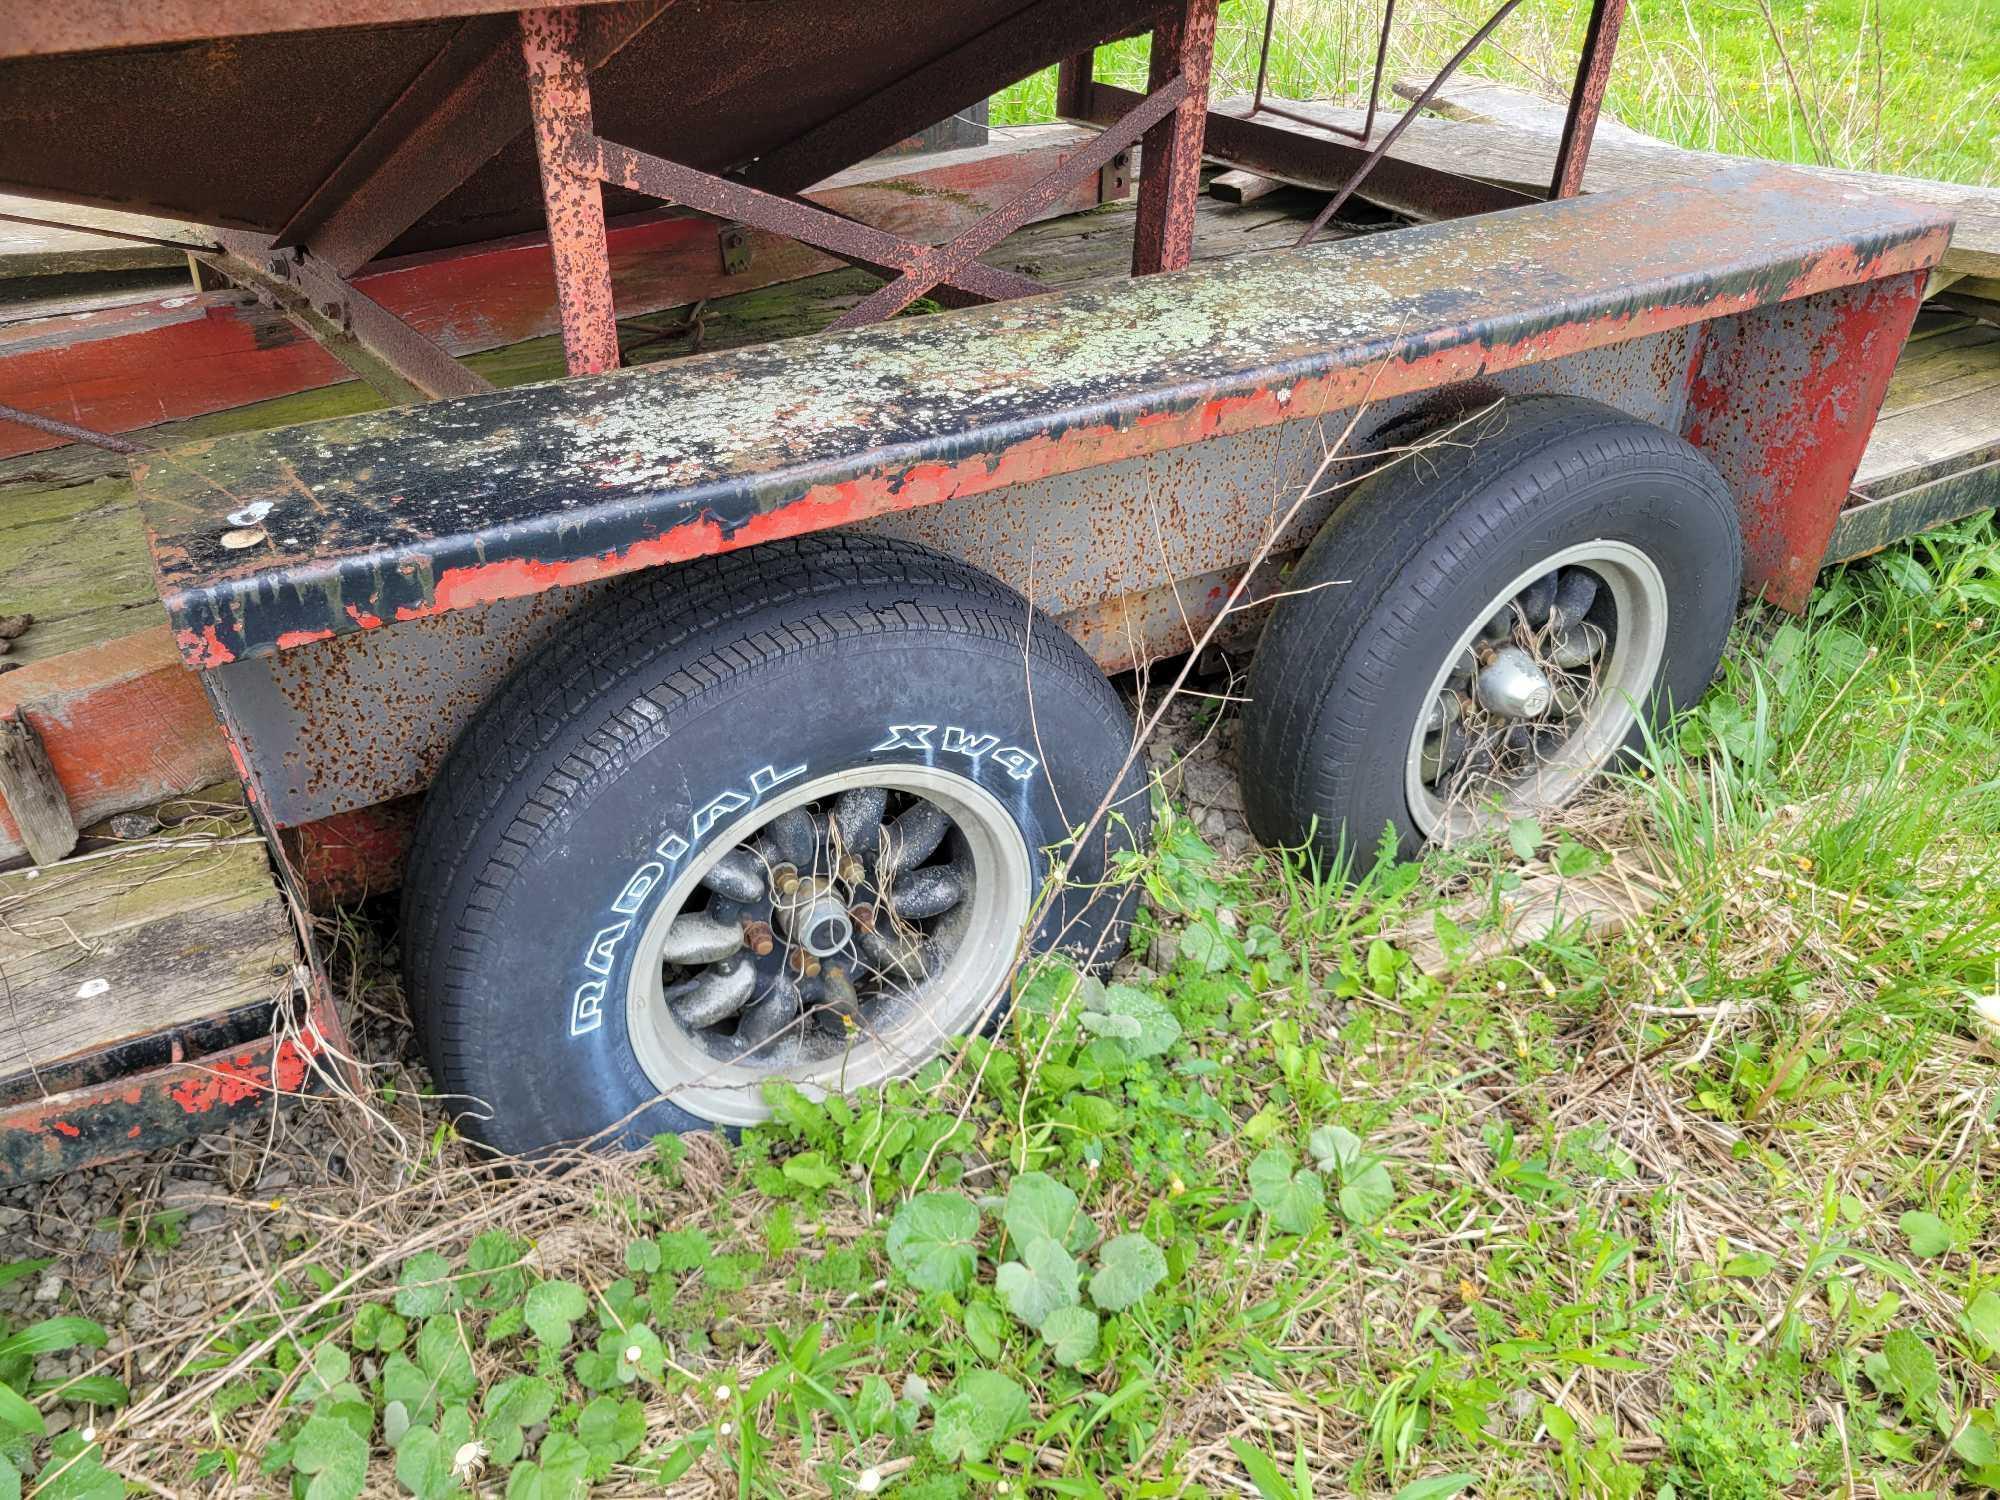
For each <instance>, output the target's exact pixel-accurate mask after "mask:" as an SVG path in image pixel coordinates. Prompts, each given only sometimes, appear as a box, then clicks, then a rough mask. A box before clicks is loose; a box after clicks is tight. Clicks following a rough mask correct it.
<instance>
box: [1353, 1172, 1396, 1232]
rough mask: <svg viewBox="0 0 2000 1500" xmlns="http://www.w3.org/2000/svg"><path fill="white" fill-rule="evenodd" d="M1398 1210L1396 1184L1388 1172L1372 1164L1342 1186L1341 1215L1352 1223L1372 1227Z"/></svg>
mask: <svg viewBox="0 0 2000 1500" xmlns="http://www.w3.org/2000/svg"><path fill="white" fill-rule="evenodd" d="M1395 1206H1396V1184H1395V1183H1394V1182H1392V1181H1391V1180H1390V1178H1389V1169H1388V1168H1387V1167H1385V1166H1383V1165H1382V1163H1380V1162H1379V1161H1378V1162H1371V1163H1370V1164H1369V1165H1368V1166H1366V1167H1363V1168H1362V1169H1361V1170H1360V1171H1359V1172H1354V1173H1352V1174H1351V1175H1350V1176H1349V1177H1348V1179H1347V1180H1346V1181H1344V1182H1343V1183H1341V1185H1340V1211H1341V1213H1342V1214H1344V1215H1345V1216H1346V1217H1347V1219H1348V1220H1349V1221H1350V1222H1351V1223H1355V1224H1373V1223H1374V1222H1375V1221H1376V1220H1377V1219H1379V1218H1381V1217H1382V1215H1384V1214H1386V1213H1387V1212H1388V1211H1389V1210H1390V1209H1392V1208H1394V1207H1395Z"/></svg>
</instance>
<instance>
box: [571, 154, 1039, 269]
mask: <svg viewBox="0 0 2000 1500" xmlns="http://www.w3.org/2000/svg"><path fill="white" fill-rule="evenodd" d="M563 160H564V163H565V165H566V167H567V169H568V170H571V171H574V172H578V173H582V174H585V175H587V176H589V177H590V178H591V179H592V180H593V181H596V182H607V183H612V184H614V185H616V186H618V187H622V188H627V189H629V190H630V191H632V192H635V193H645V194H647V195H648V196H650V197H654V198H662V199H665V200H666V201H667V202H670V203H679V204H683V205H685V206H686V207H688V208H692V209H696V210H698V211H700V212H702V213H705V214H713V215H715V216H716V217H717V218H725V219H740V220H741V221H743V222H744V223H746V224H751V225H754V226H756V227H757V228H759V229H767V230H770V231H771V232H772V233H774V234H782V235H785V236H787V237H788V238H791V239H795V240H799V241H802V242H803V243H805V244H808V245H811V246H813V247H815V248H816V249H821V250H826V251H828V252H829V253H831V254H834V255H838V256H841V257H842V258H843V259H849V260H852V261H854V262H856V263H859V264H863V265H866V266H868V267H869V268H870V269H880V270H881V271H883V272H884V273H885V274H900V273H901V272H904V271H908V270H910V269H911V268H912V267H914V266H916V265H917V264H918V263H919V262H920V260H921V259H922V257H924V256H927V255H931V254H933V253H935V252H934V251H933V250H932V248H931V247H930V246H928V245H917V244H912V243H911V242H910V241H908V240H903V239H898V238H897V237H896V236H895V235H893V234H891V233H889V232H888V230H886V229H877V228H875V227H874V226H873V225H870V224H863V223H861V222H860V221H859V220H856V219H850V218H847V217H845V216H844V215H841V214H837V213H832V212H829V211H828V210H827V209H824V208H821V207H820V206H819V205H818V204H816V203H809V202H807V201H806V200H805V199H803V198H787V197H780V196H779V195H778V194H776V193H766V192H762V191H760V190H759V189H757V188H753V187H750V186H748V185H746V184H744V183H740V182H732V181H730V180H729V179H728V178H726V177H717V176H715V175H713V174H712V173H709V172H698V171H696V170H695V169H694V168H693V167H688V166H683V165H681V163H679V162H673V161H668V160H666V159H665V158H664V157H659V156H654V155H651V154H650V153H648V152H645V151H635V150H633V149H632V148H631V147H630V146H621V145H619V144H618V143H617V142H615V141H607V140H604V139H603V138H602V137H599V136H594V135H589V134H581V135H572V136H571V137H569V139H568V140H567V142H566V144H565V146H564V147H563ZM1058 170H1060V169H1058ZM996 212H998V210H996ZM1030 217H1032V214H1031V215H1030ZM1021 222H1022V223H1025V222H1026V219H1025V218H1024V219H1023V220H1021ZM1016 227H1017V228H1018V227H1019V226H1018V224H1017V225H1016ZM939 280H943V281H947V282H949V283H950V284H951V285H953V286H956V287H959V288H960V289H962V290H964V291H967V292H971V293H973V294H974V295H975V296H976V297H978V298H979V299H980V300H982V301H987V302H1000V301H1005V300H1006V299H1008V298H1010V297H1028V296H1033V295H1034V294H1035V293H1037V292H1045V291H1047V290H1048V288H1047V287H1045V286H1043V285H1042V284H1041V283H1040V282H1039V281H1035V280H1033V279H1032V278H1030V277H1027V276H1022V275H1019V274H1017V273H1016V272H1013V271H996V270H994V269H993V268H992V267H991V266H982V265H979V264H977V263H973V264H968V265H964V266H961V267H959V268H958V269H957V270H955V271H954V272H953V273H952V274H951V275H949V276H946V277H940V278H939ZM933 284H935V283H933Z"/></svg>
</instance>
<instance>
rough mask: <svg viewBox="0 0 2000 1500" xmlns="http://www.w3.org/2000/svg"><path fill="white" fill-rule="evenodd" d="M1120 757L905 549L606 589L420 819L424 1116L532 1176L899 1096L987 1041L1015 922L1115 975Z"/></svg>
mask: <svg viewBox="0 0 2000 1500" xmlns="http://www.w3.org/2000/svg"><path fill="white" fill-rule="evenodd" d="M1131 735H1132V726H1131V722H1130V719H1129V717H1128V715H1127V714H1126V712H1125V709H1124V707H1123V705H1122V703H1121V702H1120V701H1119V699H1118V696H1117V694H1116V693H1115V692H1114V690H1113V689H1112V687H1111V685H1110V684H1109V683H1108V682H1106V681H1105V679H1104V677H1103V675H1102V674H1101V673H1100V672H1099V671H1098V669H1097V667H1096V666H1095V665H1094V664H1093V663H1092V662H1091V661H1090V659H1089V658H1088V657H1087V656H1085V655H1084V653H1083V652H1082V650H1081V649H1080V648H1079V647H1078V646H1077V645H1076V643H1075V642H1074V641H1072V640H1071V639H1070V638H1069V637H1068V636H1067V635H1065V634H1064V633H1063V632H1062V631H1061V630H1060V629H1058V628H1057V627H1056V626H1055V625H1054V624H1052V623H1051V622H1050V621H1049V620H1048V619H1047V618H1046V617H1045V616H1043V615H1041V614H1039V613H1038V612H1036V611H1034V610H1032V609H1031V608H1030V607H1029V606H1028V604H1027V602H1026V601H1025V600H1023V599H1022V598H1021V597H1020V596H1019V595H1018V594H1016V593H1014V592H1013V591H1012V590H1010V589H1007V588H1005V587H1004V586H1002V585H1001V584H999V583H997V582H996V581H994V580H993V579H991V578H989V577H987V576H985V575H984V574H981V573H978V572H976V571H975V570H973V569H971V568H968V567H966V566H964V565H962V564H960V563H957V562H954V561H951V560H948V559H945V558H942V557H939V556H937V555H935V554H932V553H929V552H926V551H924V550H921V549H919V548H914V547H910V546H906V545H903V544H899V543H892V542H885V541H878V540H872V539H866V538H859V537H827V538H812V539H807V540H804V541H800V542H792V543H775V544H771V545H768V546H764V547H759V548H756V549H754V550H751V551H747V552H743V553H736V554H730V555H728V556H725V557H720V558H713V559H707V560H704V561H702V562H697V563H692V564H689V565H686V566H684V567H680V568H675V569H671V570H663V571H661V572H659V573H654V574H647V575H643V576H641V577H640V578H638V579H634V580H629V581H627V582H626V583H625V584H623V585H622V586H618V587H614V588H612V589H610V590H608V591H607V592H606V594H605V595H604V596H602V597H601V598H599V599H598V600H596V601H594V602H593V603H591V604H590V605H588V606H586V607H584V608H583V609H581V610H580V611H579V612H578V614H577V616H576V617H575V618H574V619H573V620H572V621H570V622H569V624H568V625H567V626H566V628H565V630H564V632H563V634H562V636H561V637H560V638H559V639H558V640H557V641H556V642H555V643H553V644H551V645H550V646H549V647H547V648H546V649H544V650H543V651H542V652H541V653H539V654H538V655H536V656H534V657H533V658H531V659H530V660H529V661H527V662H526V663H525V664H524V665H523V666H522V667H521V668H520V670H519V671H518V672H516V673H515V675H514V676H513V677H512V678H511V679H510V680H509V681H508V682H507V684H506V685H505V687H504V688H503V689H502V690H501V691H500V692H499V693H498V694H497V695H496V696H495V698H494V699H493V700H492V702H490V703H489V704H488V705H487V706H486V708H485V709H484V710H483V711H482V712H481V714H480V715H479V717H478V718H477V719H476V720H475V721H474V723H473V724H472V725H471V727H470V728H468V729H467V731H466V733H465V734H464V736H463V738H462V739H461V741H460V742H459V744H458V745H457V746H456V747H455V748H454V749H453V751H452V753H451V756H450V758H449V760H448V762H447V764H446V765H445V767H444V769H443V771H442V772H441V774H440V775H439V777H438V779H437V781H436V783H435V785H434V786H433V788H432V790H431V792H430V795H429V798H428V800H427V802H426V804H425V809H424V815H423V819H422V822H421V825H420V827H419V830H418V834H417V840H416V846H415V850H414V852H413V855H412V859H411V866H410V874H409V879H408V882H407V884H406V894H405V906H404V912H405V916H404V933H405V936H404V943H405V966H406V970H407V974H408V981H409V986H410V992H411V997H412V1001H413V1003H414V1005H415V1008H416V1011H417V1014H418V1017H419V1024H420V1026H421V1029H422V1033H423V1039H424V1044H425V1048H426V1050H427V1052H428V1054H429V1058H430V1062H431V1067H432V1070H433V1073H434V1075H435V1078H436V1081H437V1083H438V1086H439V1087H440V1088H441V1089H443V1090H445V1091H447V1092H449V1093H451V1094H453V1095H455V1096H458V1098H459V1099H460V1101H461V1103H462V1104H463V1106H464V1107H465V1110H466V1116H465V1119H466V1128H467V1129H468V1131H469V1132H470V1133H471V1134H473V1135H474V1136H475V1137H476V1138H478V1139H480V1140H481V1141H483V1142H485V1143H486V1144H488V1145H490V1146H492V1147H494V1148H496V1149H499V1150H503V1151H508V1152H533V1151H538V1150H542V1149H544V1148H547V1147H549V1146H551V1145H553V1144H556V1143H558V1142H566V1141H574V1140H581V1139H585V1138H590V1137H596V1136H599V1135H600V1133H605V1132H608V1135H607V1136H606V1137H605V1138H608V1139H620V1140H625V1141H637V1140H643V1139H645V1138H646V1137H648V1136H650V1135H652V1134H655V1133H658V1132H659V1131H662V1130H685V1129H693V1128H699V1127H702V1126H705V1125H710V1124H721V1125H735V1124H745V1123H750V1122H753V1121H755V1120H757V1119H759V1118H761V1117H762V1115H763V1114H764V1112H765V1109H764V1103H763V1096H762V1089H763V1085H764V1084H765V1082H766V1081H767V1080H769V1079H771V1078H784V1079H789V1080H792V1081H794V1082H797V1083H801V1084H804V1085H808V1086H812V1087H816V1088H819V1089H824V1090H828V1091H835V1090H840V1089H843V1088H853V1087H857V1086H860V1085H863V1084H867V1083H871V1082H874V1081H877V1080H879V1079H882V1078H885V1077H889V1076H892V1075H896V1074H902V1073H907V1072H911V1071H913V1070H914V1069H915V1068H916V1067H917V1066H918V1065H920V1064H921V1063H922V1062H923V1061H924V1060H926V1059H927V1058H929V1057H931V1056H934V1055H936V1054H937V1053H938V1052H939V1051H940V1050H941V1049H942V1048H943V1047H944V1046H945V1045H946V1043H947V1042H948V1041H949V1040H950V1038H952V1037H953V1036H954V1035H963V1034H966V1033H968V1032H970V1031H973V1030H976V1029H977V1027H978V1026H979V1024H980V1023H981V1021H982V1019H983V1018H985V1017H987V1016H989V1015H991V1014H992V1013H993V1010H994V1008H995V1006H996V1004H997V1002H998V1000H999V999H1000V998H1001V997H1003V996H1004V993H1005V987H1006V983H1007V978H1008V974H1009V971H1010V968H1011V966H1012V963H1013V960H1014V958H1015V957H1016V955H1017V953H1018V952H1019V951H1020V940H1021V937H1022V931H1023V923H1024V920H1026V919H1028V918H1029V917H1030V915H1031V913H1035V914H1038V917H1037V920H1036V925H1035V929H1034V932H1033V935H1032V938H1031V945H1032V946H1033V947H1035V948H1048V947H1050V946H1052V945H1060V946H1061V947H1062V948H1064V949H1066V950H1070V951H1074V952H1076V953H1078V954H1079V955H1080V956H1083V957H1086V958H1090V959H1095V960H1097V961H1108V960H1109V959H1110V958H1111V957H1114V956H1115V954H1116V952H1117V951H1118V945H1119V944H1121V943H1122V941H1123V931H1124V922H1125V920H1126V916H1127V911H1128V907H1129V900H1130V898H1129V896H1128V895H1126V894H1125V893H1123V892H1121V891H1120V890H1119V889H1118V887H1117V886H1116V885H1115V884H1114V883H1112V882H1111V880H1110V879H1109V877H1110V875H1111V873H1112V869H1113V862H1114V860H1115V858H1116V855H1117V853H1118V851H1120V850H1122V849H1125V848H1129V847H1134V846H1136V845H1139V844H1142V843H1143V841H1144V838H1145V835H1146V831H1147V821H1148V819H1147V808H1146V802H1145V797H1144V795H1143V791H1142V786H1141V781H1140V777H1139V774H1138V771H1137V770H1136V768H1135V769H1131V770H1126V769H1124V768H1125V766H1126V762H1127V760H1128V758H1129V751H1130V749H1131ZM1121 775H1122V780H1121V779H1120V778H1121ZM1114 783H1116V786H1115V788H1114ZM1107 791H1113V793H1114V795H1113V799H1112V813H1111V815H1110V817H1109V818H1108V819H1106V820H1104V821H1103V822H1102V823H1101V824H1100V825H1099V826H1098V827H1097V828H1096V829H1095V830H1094V831H1093V832H1092V833H1091V834H1090V835H1089V836H1088V837H1086V838H1085V839H1084V840H1083V841H1082V843H1081V845H1080V846H1078V847H1077V848H1076V849H1075V860H1074V864H1073V866H1072V868H1071V870H1070V874H1069V878H1068V879H1067V880H1066V881H1065V882H1063V883H1061V885H1060V886H1059V887H1052V889H1053V891H1054V894H1053V895H1052V896H1048V895H1046V894H1045V887H1046V886H1048V876H1049V875H1050V874H1051V872H1052V870H1053V869H1054V868H1055V866H1056V863H1057V861H1058V860H1059V859H1061V858H1062V857H1064V856H1065V855H1066V854H1067V853H1068V852H1069V851H1068V849H1067V848H1066V847H1065V841H1066V840H1067V839H1068V837H1069V833H1070V830H1072V829H1074V828H1077V827H1080V826H1081V825H1083V824H1084V823H1085V822H1086V821H1087V820H1088V819H1089V818H1090V817H1091V815H1092V814H1093V813H1094V812H1095V811H1096V810H1097V808H1098V806H1099V804H1100V802H1101V801H1102V800H1103V799H1104V797H1105V795H1106V793H1107ZM1038 903H1039V904H1038Z"/></svg>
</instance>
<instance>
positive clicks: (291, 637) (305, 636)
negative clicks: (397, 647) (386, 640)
mask: <svg viewBox="0 0 2000 1500" xmlns="http://www.w3.org/2000/svg"><path fill="white" fill-rule="evenodd" d="M356 618H357V620H358V619H359V617H358V616H357V617H356ZM375 623H376V624H378V625H379V624H381V623H382V622H381V621H379V620H377V621H376V622H375ZM332 639H333V632H332V631H331V630H287V631H285V632H283V633H282V634H280V635H279V637H278V649H279V650H280V651H289V650H290V649H291V648H292V647H294V646H310V645H311V644H312V643H313V642H314V641H330V640H332Z"/></svg>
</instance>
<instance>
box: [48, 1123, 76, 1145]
mask: <svg viewBox="0 0 2000 1500" xmlns="http://www.w3.org/2000/svg"><path fill="white" fill-rule="evenodd" d="M49 1125H50V1127H51V1128H52V1129H55V1130H60V1131H61V1132H62V1133H63V1134H64V1135H66V1136H69V1137H70V1138H71V1139H72V1140H73V1139H75V1138H76V1137H77V1136H79V1135H81V1134H83V1132H82V1131H80V1130H78V1129H77V1128H76V1127H75V1126H74V1125H72V1124H70V1122H69V1121H67V1120H51V1121H49Z"/></svg>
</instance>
